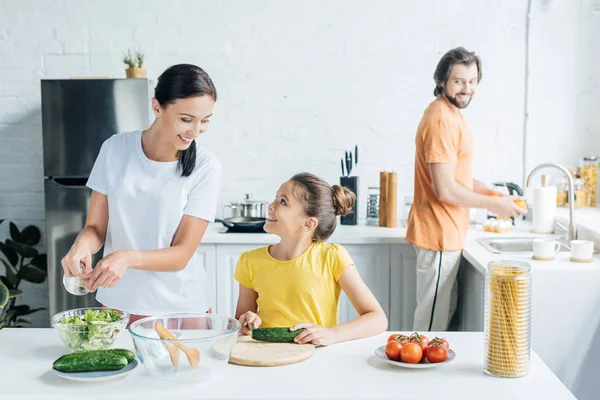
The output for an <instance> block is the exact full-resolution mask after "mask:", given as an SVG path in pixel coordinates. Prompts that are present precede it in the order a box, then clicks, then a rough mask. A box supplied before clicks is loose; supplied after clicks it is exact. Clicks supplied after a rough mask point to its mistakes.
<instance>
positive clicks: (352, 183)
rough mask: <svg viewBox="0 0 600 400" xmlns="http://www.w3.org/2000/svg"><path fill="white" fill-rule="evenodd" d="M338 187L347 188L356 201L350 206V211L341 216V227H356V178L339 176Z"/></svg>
mask: <svg viewBox="0 0 600 400" xmlns="http://www.w3.org/2000/svg"><path fill="white" fill-rule="evenodd" d="M340 185H341V186H344V187H347V188H348V189H350V190H351V191H352V192H354V194H355V195H356V201H355V202H354V206H352V211H351V212H350V214H348V215H342V216H341V217H340V224H341V225H356V224H357V220H358V216H357V214H356V212H357V210H358V176H341V177H340Z"/></svg>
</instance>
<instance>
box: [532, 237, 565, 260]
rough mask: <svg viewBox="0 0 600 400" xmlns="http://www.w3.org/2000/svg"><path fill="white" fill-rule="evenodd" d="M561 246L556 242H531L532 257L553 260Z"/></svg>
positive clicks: (537, 240)
mask: <svg viewBox="0 0 600 400" xmlns="http://www.w3.org/2000/svg"><path fill="white" fill-rule="evenodd" d="M560 246H561V244H560V243H558V242H557V241H556V240H548V239H535V240H534V241H533V256H534V257H537V258H554V255H555V254H556V253H558V251H559V250H560Z"/></svg>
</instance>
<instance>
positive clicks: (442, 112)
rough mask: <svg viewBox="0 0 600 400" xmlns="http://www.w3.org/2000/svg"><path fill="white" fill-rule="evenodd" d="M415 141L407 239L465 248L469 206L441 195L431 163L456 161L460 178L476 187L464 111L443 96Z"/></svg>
mask: <svg viewBox="0 0 600 400" xmlns="http://www.w3.org/2000/svg"><path fill="white" fill-rule="evenodd" d="M415 141H416V154H415V189H414V201H413V205H412V207H411V210H410V214H409V216H408V230H407V232H406V240H408V241H409V242H410V243H412V244H413V245H415V246H417V247H421V248H424V249H429V250H435V251H454V250H462V247H463V242H464V239H465V235H466V233H467V228H468V227H469V209H468V208H464V207H457V206H454V205H451V204H448V203H443V202H440V201H439V200H438V199H437V197H436V196H435V193H434V191H433V182H432V180H431V175H430V173H429V165H428V164H442V163H451V164H456V171H455V173H454V177H455V179H456V181H457V182H458V183H459V184H461V185H463V186H465V187H467V188H469V189H473V174H472V171H471V163H472V159H473V137H472V135H471V132H470V131H469V128H468V127H467V124H466V122H465V120H464V118H463V117H462V114H461V113H460V112H459V111H458V110H457V109H456V108H455V107H454V106H452V105H451V104H450V103H449V102H448V101H447V100H446V99H444V98H443V97H440V98H438V99H437V100H435V101H434V102H432V103H431V104H430V105H429V107H427V109H426V110H425V112H424V113H423V118H422V119H421V123H420V124H419V128H418V129H417V137H416V140H415Z"/></svg>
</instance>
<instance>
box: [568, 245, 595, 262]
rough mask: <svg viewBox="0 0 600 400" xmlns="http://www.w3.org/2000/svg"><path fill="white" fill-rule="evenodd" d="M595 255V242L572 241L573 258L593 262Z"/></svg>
mask: <svg viewBox="0 0 600 400" xmlns="http://www.w3.org/2000/svg"><path fill="white" fill-rule="evenodd" d="M593 254H594V242H592V241H591V240H571V258H574V259H576V260H583V261H586V260H591V259H592V256H593Z"/></svg>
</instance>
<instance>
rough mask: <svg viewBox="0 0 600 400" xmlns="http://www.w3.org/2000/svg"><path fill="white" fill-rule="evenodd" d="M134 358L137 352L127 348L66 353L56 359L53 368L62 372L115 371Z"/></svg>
mask: <svg viewBox="0 0 600 400" xmlns="http://www.w3.org/2000/svg"><path fill="white" fill-rule="evenodd" d="M134 359H135V354H133V352H131V351H129V350H126V349H109V350H90V351H83V352H79V353H71V354H65V355H64V356H61V357H59V358H58V359H57V360H56V361H54V364H53V365H52V368H54V369H55V370H57V371H60V372H92V371H115V370H119V369H122V368H125V367H126V366H127V364H129V363H130V362H131V361H133V360H134Z"/></svg>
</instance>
